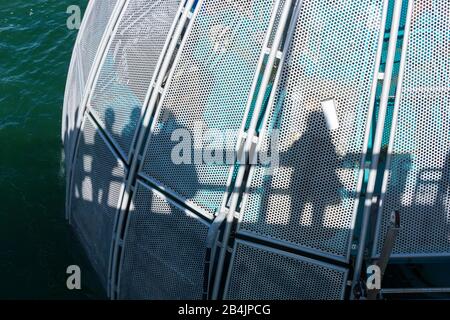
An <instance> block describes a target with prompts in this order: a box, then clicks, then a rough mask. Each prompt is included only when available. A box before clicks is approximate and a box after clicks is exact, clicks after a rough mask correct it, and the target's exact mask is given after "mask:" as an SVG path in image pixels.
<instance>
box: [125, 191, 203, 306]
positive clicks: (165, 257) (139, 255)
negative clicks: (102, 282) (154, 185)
mask: <svg viewBox="0 0 450 320" xmlns="http://www.w3.org/2000/svg"><path fill="white" fill-rule="evenodd" d="M207 234H208V224H206V223H205V222H203V221H201V220H200V219H199V218H198V217H196V216H195V215H194V214H192V213H189V212H186V211H184V210H181V209H180V208H179V207H177V206H175V205H174V204H173V203H171V202H170V201H168V200H167V199H165V198H164V197H162V196H161V195H160V194H159V193H157V192H155V191H153V190H151V189H150V188H148V187H147V186H145V185H144V184H142V183H138V187H137V191H136V195H135V197H134V200H133V203H132V206H131V210H130V217H129V223H128V226H127V232H126V238H125V246H124V250H125V251H124V256H123V265H122V268H121V273H120V274H121V277H120V284H119V285H120V293H119V298H120V299H189V300H190V299H201V298H202V294H203V281H204V279H203V275H204V269H205V255H206V237H207Z"/></svg>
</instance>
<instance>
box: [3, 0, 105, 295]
mask: <svg viewBox="0 0 450 320" xmlns="http://www.w3.org/2000/svg"><path fill="white" fill-rule="evenodd" d="M86 4H87V1H86V0H84V1H83V0H69V1H62V0H33V1H23V0H22V1H18V0H10V1H5V0H3V1H1V3H0V299H21V298H25V299H49V298H53V299H55V298H56V299H74V298H75V299H84V298H103V294H102V293H101V290H99V289H98V288H99V285H98V280H97V279H96V277H95V276H94V274H93V271H92V269H91V268H90V266H89V264H88V263H86V258H85V256H84V254H83V251H82V250H81V248H80V246H79V244H78V241H77V240H76V238H75V237H74V236H73V234H72V233H71V229H70V227H69V226H68V224H67V222H66V221H65V218H64V199H65V181H64V171H63V170H64V169H63V168H64V166H63V164H62V162H63V159H62V145H61V137H60V132H61V129H60V128H61V113H62V106H63V99H64V89H65V82H66V77H67V71H68V68H69V64H70V58H71V54H72V48H73V45H74V42H75V39H76V35H77V30H69V29H68V28H67V25H66V20H67V18H68V17H69V14H67V13H66V10H67V8H68V7H69V6H70V5H79V6H80V7H81V9H82V12H84V9H85V7H86ZM69 265H79V266H80V267H81V270H82V290H81V291H70V290H68V289H67V287H66V279H67V276H68V275H67V274H66V269H67V267H68V266H69Z"/></svg>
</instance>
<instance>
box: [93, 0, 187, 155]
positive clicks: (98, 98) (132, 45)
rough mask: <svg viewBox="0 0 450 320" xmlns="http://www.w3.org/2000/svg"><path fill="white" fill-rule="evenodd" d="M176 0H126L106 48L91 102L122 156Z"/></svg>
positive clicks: (140, 110) (141, 106)
mask: <svg viewBox="0 0 450 320" xmlns="http://www.w3.org/2000/svg"><path fill="white" fill-rule="evenodd" d="M178 5H179V0H164V1H147V0H131V1H129V4H128V5H127V7H126V9H125V12H124V13H123V14H122V16H121V19H120V22H119V26H118V29H117V31H116V33H115V35H114V37H113V40H112V42H111V44H110V47H109V49H108V53H107V54H106V57H105V60H104V62H103V65H102V67H101V71H100V74H99V78H98V80H97V82H96V84H95V88H94V91H93V95H92V100H91V101H90V105H91V106H92V108H93V110H95V112H96V115H97V117H98V118H99V119H100V121H101V122H102V123H103V125H104V127H105V128H106V130H107V131H108V133H109V134H110V136H111V137H112V138H113V139H114V140H115V142H116V143H117V144H118V147H120V149H121V151H123V153H124V155H125V156H126V157H128V156H129V154H128V153H129V151H130V148H131V145H132V142H133V140H134V138H135V134H136V130H137V126H138V123H139V120H140V117H141V113H142V108H143V104H144V100H145V97H146V94H147V91H148V89H149V87H150V84H151V81H152V78H153V73H154V71H155V67H156V65H157V62H158V60H159V57H160V55H161V52H162V50H163V47H164V44H165V42H166V38H167V36H168V33H169V30H170V27H171V25H172V23H173V20H174V18H175V14H176V12H177V11H178Z"/></svg>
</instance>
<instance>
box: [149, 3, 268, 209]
mask: <svg viewBox="0 0 450 320" xmlns="http://www.w3.org/2000/svg"><path fill="white" fill-rule="evenodd" d="M200 4H201V5H202V7H201V9H200V11H199V13H198V15H197V16H196V18H195V21H194V24H193V27H192V30H191V32H190V33H189V35H188V36H187V38H186V39H185V42H184V45H183V47H182V51H181V53H180V55H179V56H178V59H177V64H176V66H175V69H174V71H173V74H172V77H171V80H170V82H169V84H168V86H167V89H166V93H165V95H164V97H163V101H162V105H161V108H160V112H159V114H158V117H157V119H156V124H154V126H153V131H152V135H151V137H150V142H149V144H148V146H147V151H146V155H145V162H144V165H143V174H144V175H146V176H148V177H150V178H151V179H153V180H155V181H156V182H157V183H159V184H161V185H163V186H164V188H166V189H170V190H172V191H174V192H175V193H176V194H177V195H179V196H180V197H181V198H183V200H184V201H186V202H187V203H189V204H190V205H192V206H194V207H197V208H200V210H204V211H208V212H210V213H214V212H215V211H216V210H217V209H218V208H219V207H220V205H221V201H222V197H223V195H224V193H225V191H226V185H227V180H228V175H229V163H226V161H225V154H226V153H228V154H229V153H231V154H232V155H234V150H235V147H236V136H237V133H238V131H239V129H240V128H241V125H242V122H243V117H244V113H245V111H246V106H247V101H248V99H249V94H250V91H251V88H252V84H253V82H254V79H255V76H256V73H257V70H258V63H259V61H260V57H261V55H262V52H263V49H264V42H265V39H266V35H267V33H268V30H269V24H270V23H269V22H270V18H271V14H272V11H273V9H274V4H273V1H272V0H261V1H221V0H220V1H219V0H206V1H203V2H200V3H199V5H200ZM180 134H181V135H182V136H184V137H186V136H187V139H185V140H184V142H185V143H187V146H188V148H190V149H191V151H192V152H189V153H190V154H189V155H186V154H184V155H185V156H187V158H188V159H187V161H184V162H183V163H182V164H175V161H174V160H173V158H172V152H174V151H175V152H176V149H174V147H175V146H176V145H177V144H178V142H174V140H173V138H174V137H175V139H177V137H178V138H180ZM173 135H174V136H173ZM209 135H211V136H212V137H215V139H214V138H213V140H212V141H204V140H203V139H206V138H205V137H207V136H209ZM222 138H223V140H222V141H220V140H221V139H222ZM188 139H190V140H191V141H190V142H191V143H190V142H189V141H187V140H188ZM192 145H194V146H193V147H192V148H191V146H192ZM211 150H222V151H223V156H220V155H219V156H218V157H217V158H215V159H214V160H213V161H211V159H209V157H205V154H206V153H208V152H209V154H211V153H212V152H211ZM209 154H208V155H209ZM216 156H217V155H216ZM219 157H220V158H221V159H219V160H217V159H218V158H219Z"/></svg>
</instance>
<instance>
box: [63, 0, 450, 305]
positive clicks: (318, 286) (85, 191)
mask: <svg viewBox="0 0 450 320" xmlns="http://www.w3.org/2000/svg"><path fill="white" fill-rule="evenodd" d="M449 17H450V5H449V4H448V1H446V0H337V1H315V0H241V1H223V0H182V1H180V0H157V1H146V0H116V1H111V0H108V1H102V0H91V1H89V5H88V8H87V10H86V13H85V18H84V20H83V24H82V26H81V29H80V32H79V35H78V38H77V41H76V44H75V47H74V52H73V57H72V62H71V66H70V70H69V74H68V78H67V86H66V93H65V100H64V110H63V127H62V135H63V141H64V148H65V161H66V174H67V201H66V214H67V217H68V219H69V221H70V223H71V224H72V225H73V226H74V228H75V230H76V232H77V234H78V236H79V239H80V242H81V243H82V244H83V246H84V247H85V249H86V252H87V255H88V257H89V259H90V261H91V263H92V264H93V266H94V269H95V270H96V271H97V273H98V275H99V277H100V279H101V282H102V284H103V286H104V288H105V290H106V291H107V292H108V295H109V296H110V297H111V298H113V299H221V298H223V299H268V300H270V299H306V300H316V299H317V300H330V299H331V300H335V299H345V298H348V297H353V298H355V296H356V295H358V294H364V293H361V292H358V290H357V289H358V288H362V287H364V284H362V281H364V278H365V277H364V270H363V269H362V267H363V265H364V263H363V262H364V260H365V261H366V264H372V263H375V264H383V263H386V264H387V263H388V261H381V262H380V261H379V259H385V258H386V257H385V256H386V255H385V254H383V253H385V252H386V251H389V250H388V249H389V248H390V246H392V255H389V254H388V255H387V256H388V258H389V257H390V256H391V258H392V259H396V258H408V259H413V258H424V259H426V261H427V262H429V263H432V262H434V261H435V259H440V258H444V257H448V256H450V213H449V212H450V211H449V210H450V209H449V207H450V205H449V203H450V202H449V197H450V196H449V192H448V190H449V188H448V183H449V181H448V180H449V172H448V171H449V170H448V169H449V166H450V165H449V163H450V156H449V154H450V151H449V150H450V142H449V141H450V140H449V137H448V133H449V130H450V120H449V119H450V118H449V111H448V106H449V98H450V96H449V91H450V89H449V88H450V83H449V77H448V75H449V74H450V69H449V68H450V67H449V66H450V61H449V59H448V48H449V47H450V46H449V41H450V33H449V31H448V30H450V20H449V19H450V18H449ZM392 211H398V212H399V214H400V216H401V221H402V224H401V229H400V231H399V233H398V237H397V238H396V239H395V237H392V230H391V229H392V226H391V224H390V216H391V213H392ZM389 241H391V243H390V242H389ZM369 248H370V249H372V250H373V257H375V258H376V260H372V259H369V258H368V257H367V254H366V252H367V250H368V249H369ZM427 259H429V260H427ZM399 263H400V262H399ZM349 274H353V277H354V279H353V282H351V285H350V281H349V279H348V277H349ZM361 274H363V276H361ZM449 280H450V279H449ZM444 283H445V281H444ZM406 291H407V290H406ZM387 292H388V291H387Z"/></svg>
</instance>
